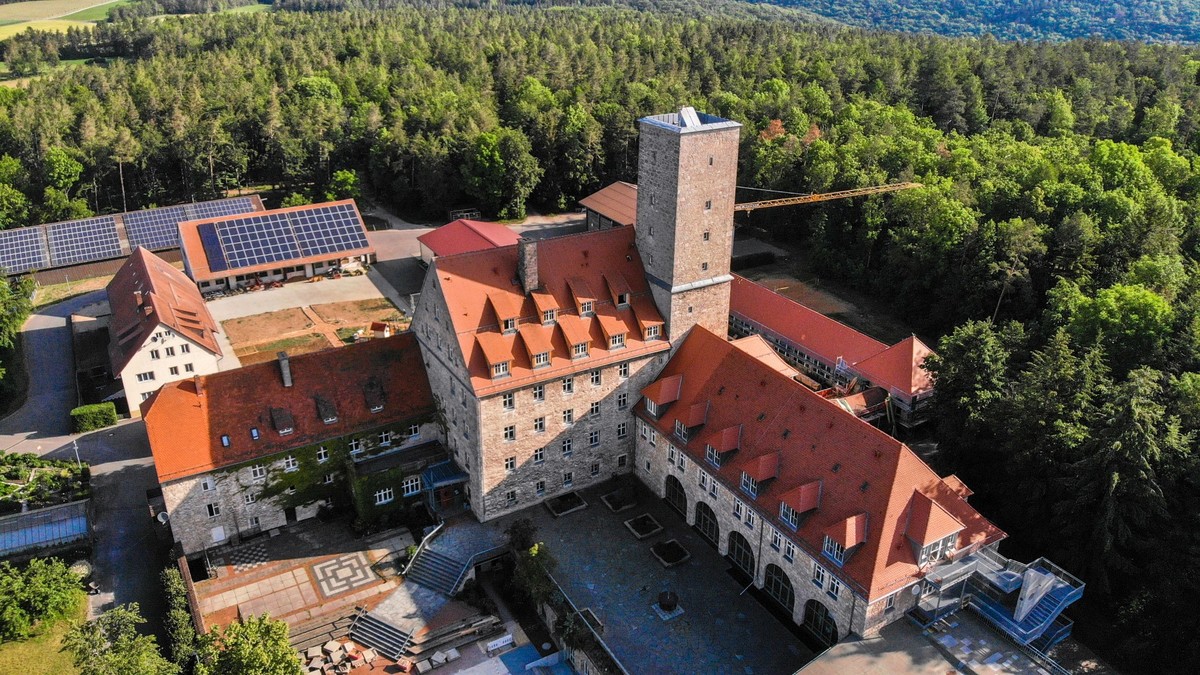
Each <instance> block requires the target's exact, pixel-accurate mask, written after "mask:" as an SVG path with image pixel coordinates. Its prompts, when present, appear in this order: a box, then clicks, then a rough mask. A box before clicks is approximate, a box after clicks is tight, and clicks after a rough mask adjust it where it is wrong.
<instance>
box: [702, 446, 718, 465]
mask: <svg viewBox="0 0 1200 675" xmlns="http://www.w3.org/2000/svg"><path fill="white" fill-rule="evenodd" d="M704 459H705V460H707V461H708V463H709V464H712V465H713V466H715V467H717V468H718V469H719V468H721V453H719V452H717V449H716V448H714V447H713V446H711V445H709V446H705V448H704Z"/></svg>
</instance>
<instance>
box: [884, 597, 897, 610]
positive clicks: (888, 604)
mask: <svg viewBox="0 0 1200 675" xmlns="http://www.w3.org/2000/svg"><path fill="white" fill-rule="evenodd" d="M894 609H896V594H895V593H892V594H891V595H889V596H887V599H886V600H884V601H883V611H885V612H890V611H892V610H894Z"/></svg>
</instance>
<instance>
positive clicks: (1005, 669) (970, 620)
mask: <svg viewBox="0 0 1200 675" xmlns="http://www.w3.org/2000/svg"><path fill="white" fill-rule="evenodd" d="M950 621H951V622H952V625H953V626H954V627H953V628H951V629H949V630H947V631H945V632H943V633H940V634H937V635H931V636H930V639H931V640H934V641H935V642H937V643H938V645H940V646H941V647H942V649H943V650H944V651H946V652H949V653H950V654H952V655H953V656H954V658H956V659H958V660H959V661H960V662H961V663H962V664H963V666H964V667H965V669H966V670H967V671H968V672H971V673H978V674H979V675H991V674H992V673H1019V674H1035V673H1046V672H1047V671H1046V670H1045V669H1043V668H1042V667H1040V666H1039V665H1038V664H1036V663H1034V662H1033V660H1032V659H1030V658H1029V657H1027V656H1025V655H1024V654H1022V653H1021V652H1020V651H1019V650H1018V649H1017V648H1016V647H1014V646H1013V645H1012V644H1011V643H1009V642H1008V641H1007V640H1005V639H1004V638H1002V637H1000V636H999V635H998V634H997V633H996V632H995V631H994V630H992V629H991V627H989V626H988V625H987V624H985V623H984V622H983V621H981V620H980V619H978V618H976V617H975V615H974V614H973V613H971V612H969V611H968V612H958V613H956V614H955V615H954V616H953V617H952V618H951V619H950Z"/></svg>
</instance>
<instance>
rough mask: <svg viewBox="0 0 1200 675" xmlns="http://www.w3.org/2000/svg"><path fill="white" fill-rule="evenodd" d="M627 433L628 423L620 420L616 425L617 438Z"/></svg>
mask: <svg viewBox="0 0 1200 675" xmlns="http://www.w3.org/2000/svg"><path fill="white" fill-rule="evenodd" d="M628 435H629V424H628V423H626V422H621V423H620V424H618V425H617V438H625V437H626V436H628Z"/></svg>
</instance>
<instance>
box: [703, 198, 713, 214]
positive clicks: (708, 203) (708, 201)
mask: <svg viewBox="0 0 1200 675" xmlns="http://www.w3.org/2000/svg"><path fill="white" fill-rule="evenodd" d="M704 210H705V211H712V200H711V199H706V200H704Z"/></svg>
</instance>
